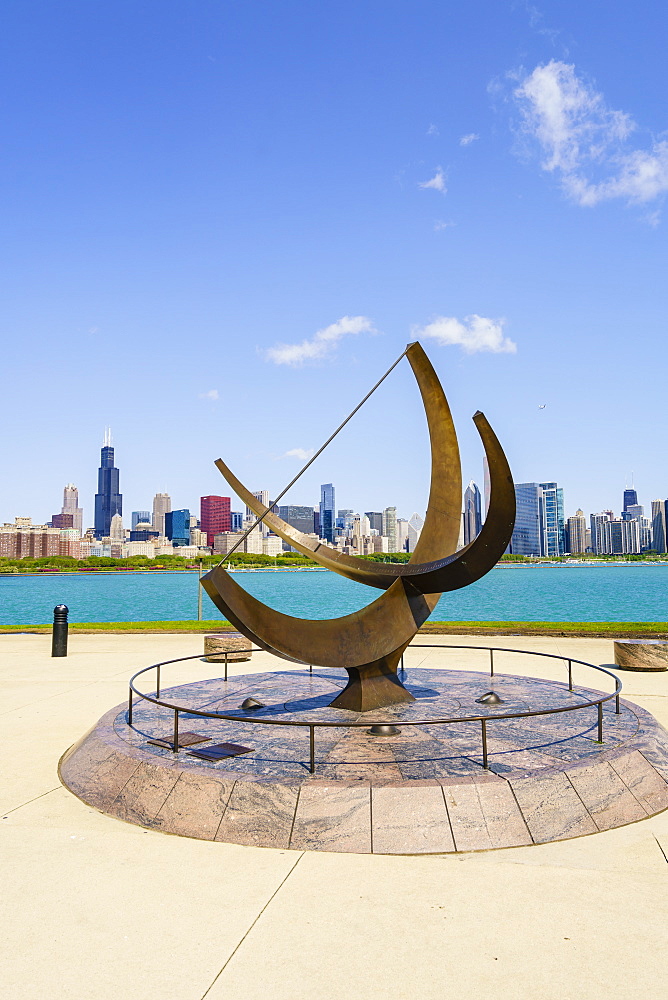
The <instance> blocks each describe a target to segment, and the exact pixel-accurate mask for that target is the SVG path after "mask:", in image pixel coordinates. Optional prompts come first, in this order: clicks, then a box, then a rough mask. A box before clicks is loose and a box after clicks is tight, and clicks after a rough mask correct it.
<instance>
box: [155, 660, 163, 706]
mask: <svg viewBox="0 0 668 1000" xmlns="http://www.w3.org/2000/svg"><path fill="white" fill-rule="evenodd" d="M161 666H162V664H160V663H159V664H158V666H157V667H156V668H155V672H156V682H155V696H156V698H159V697H160V667H161Z"/></svg>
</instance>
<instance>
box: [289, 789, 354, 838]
mask: <svg viewBox="0 0 668 1000" xmlns="http://www.w3.org/2000/svg"><path fill="white" fill-rule="evenodd" d="M290 847H292V848H295V849H298V850H306V851H309V850H316V851H337V852H341V853H350V854H370V853H371V791H370V788H369V786H368V785H361V786H356V785H346V784H342V785H337V784H328V783H327V782H318V783H315V782H314V783H313V784H308V785H303V786H302V790H301V793H300V796H299V802H298V803H297V812H296V815H295V825H294V828H293V831H292V837H291V839H290Z"/></svg>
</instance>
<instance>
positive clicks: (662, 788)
mask: <svg viewBox="0 0 668 1000" xmlns="http://www.w3.org/2000/svg"><path fill="white" fill-rule="evenodd" d="M610 766H611V767H612V768H614V770H615V771H616V772H617V774H618V775H619V777H620V778H621V779H622V781H623V782H624V784H625V785H626V787H627V788H628V789H629V791H630V792H631V794H632V795H633V796H634V797H635V798H636V799H637V800H638V802H640V804H641V806H642V807H643V808H644V810H645V812H646V813H647V815H648V816H653V815H654V814H655V813H658V812H661V810H662V809H666V808H667V807H668V783H667V782H666V781H665V780H664V779H663V778H662V777H661V775H660V774H659V773H658V772H657V771H656V770H655V769H654V768H653V767H652V765H651V764H650V762H649V761H648V760H645V758H644V757H643V755H642V754H641V753H639V752H638V751H637V750H633V751H632V752H631V753H629V754H626V755H625V756H624V757H618V758H616V759H611V760H610Z"/></svg>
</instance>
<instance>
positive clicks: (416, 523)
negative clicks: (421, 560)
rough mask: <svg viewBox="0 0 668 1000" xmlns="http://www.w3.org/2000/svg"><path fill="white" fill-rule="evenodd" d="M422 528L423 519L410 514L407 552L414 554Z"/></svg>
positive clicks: (417, 515)
mask: <svg viewBox="0 0 668 1000" xmlns="http://www.w3.org/2000/svg"><path fill="white" fill-rule="evenodd" d="M423 526H424V518H423V517H420V515H419V514H417V513H415V514H412V515H411V517H410V519H409V521H408V551H409V552H414V551H415V546H416V545H417V543H418V539H419V537H420V533H421V531H422V528H423Z"/></svg>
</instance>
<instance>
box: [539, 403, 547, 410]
mask: <svg viewBox="0 0 668 1000" xmlns="http://www.w3.org/2000/svg"><path fill="white" fill-rule="evenodd" d="M546 406H547V403H539V404H538V409H539V410H544V409H545V407H546Z"/></svg>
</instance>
